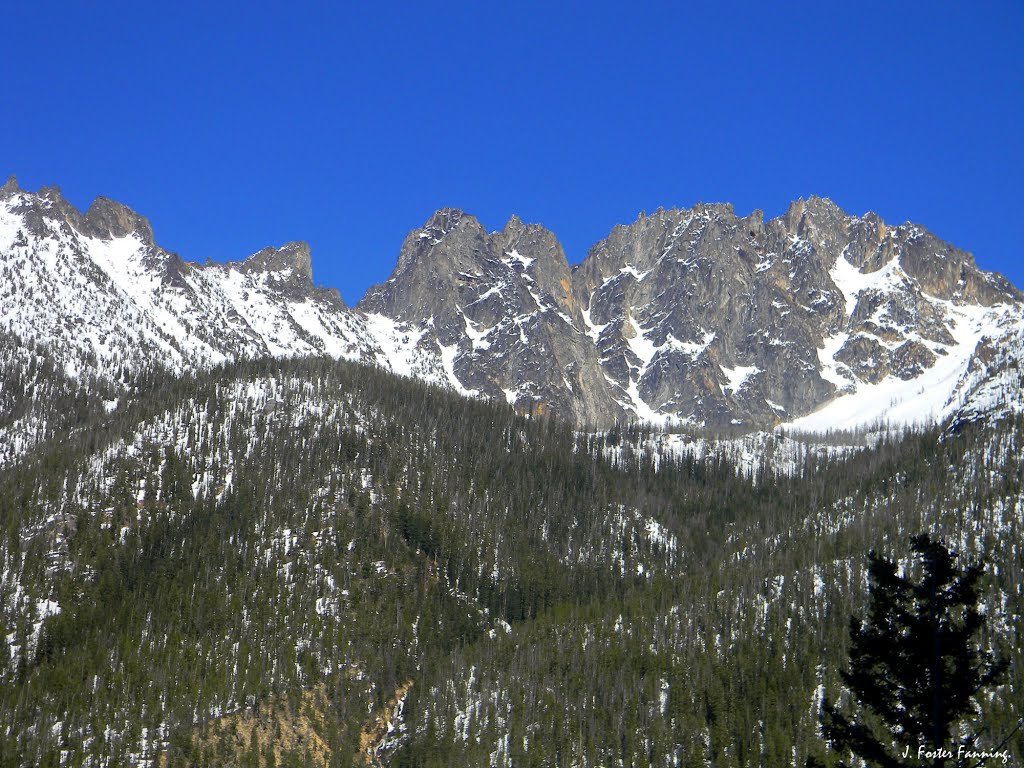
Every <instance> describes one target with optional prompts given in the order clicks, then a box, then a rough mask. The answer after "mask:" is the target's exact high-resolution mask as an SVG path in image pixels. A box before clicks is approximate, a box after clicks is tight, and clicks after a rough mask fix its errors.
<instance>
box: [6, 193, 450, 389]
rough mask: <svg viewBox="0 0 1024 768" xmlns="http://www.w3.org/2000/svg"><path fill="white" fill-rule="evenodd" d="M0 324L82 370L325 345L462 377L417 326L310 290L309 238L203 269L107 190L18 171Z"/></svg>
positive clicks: (188, 364)
mask: <svg viewBox="0 0 1024 768" xmlns="http://www.w3.org/2000/svg"><path fill="white" fill-rule="evenodd" d="M0 330H3V331H6V332H8V333H10V334H13V335H14V336H16V337H17V338H19V339H21V340H23V341H24V342H25V343H26V344H30V345H33V344H41V345H44V346H45V347H46V348H48V351H49V353H50V354H51V355H52V356H53V358H54V359H55V360H57V361H59V363H60V364H61V365H62V366H63V368H64V370H65V371H66V372H67V374H69V375H70V376H73V377H75V376H82V375H97V376H100V377H103V378H106V379H109V380H112V381H117V380H120V379H122V378H124V377H125V375H126V373H128V372H133V373H134V372H138V371H142V370H147V369H151V368H153V367H161V368H166V369H169V370H171V371H176V372H181V371H184V370H189V369H194V368H201V367H208V366H211V365H216V364H218V363H221V362H224V361H228V360H233V359H237V358H251V357H258V356H263V355H272V356H279V357H289V356H303V355H321V354H323V355H329V356H331V357H335V358H344V359H348V360H361V361H364V362H368V363H376V364H378V365H381V366H383V367H386V368H390V369H392V370H395V371H396V372H399V373H403V374H406V375H415V376H417V377H419V378H423V379H426V380H429V381H435V382H438V383H443V384H449V385H451V384H452V383H457V382H451V381H449V380H448V379H447V378H446V376H445V372H444V368H443V366H442V364H441V355H440V350H439V349H436V348H435V349H434V350H430V349H429V348H427V349H422V348H416V345H415V342H416V341H417V340H418V338H419V334H417V333H415V332H412V331H411V330H410V329H409V328H407V327H406V326H404V325H402V324H397V323H394V322H392V321H390V320H388V319H386V318H373V317H367V316H365V315H363V314H361V313H356V312H352V311H350V310H348V309H347V308H346V307H345V306H344V303H343V302H342V300H341V298H340V296H339V295H338V293H337V292H336V291H333V290H324V289H319V288H316V287H314V285H313V281H312V270H311V264H310V257H309V249H308V246H306V245H305V244H304V243H289V244H287V245H285V246H283V247H281V248H268V249H265V250H263V251H260V252H259V253H257V254H254V255H253V256H251V257H249V258H248V259H246V260H244V261H241V262H230V263H227V264H214V263H207V264H206V265H202V266H200V265H197V264H191V263H187V262H185V261H183V260H182V259H181V258H179V257H178V256H177V255H175V254H173V253H169V252H167V251H165V250H163V249H162V248H160V247H159V246H157V245H156V244H155V242H154V240H153V235H152V231H151V230H150V228H149V225H148V223H147V222H146V221H145V220H144V219H142V218H141V217H139V216H137V215H136V214H134V213H132V212H131V211H129V210H128V209H127V208H125V207H124V206H121V205H120V204H118V203H115V202H112V201H109V200H105V199H103V198H98V199H97V200H96V202H94V203H93V205H92V206H91V207H90V208H89V210H88V211H87V212H86V213H85V214H84V215H83V214H80V213H79V212H78V211H77V210H75V209H74V208H73V207H72V206H71V205H70V204H68V203H67V201H66V200H64V199H63V197H61V195H60V192H59V191H58V190H56V189H54V188H49V189H43V190H41V191H40V192H39V193H38V194H30V193H26V192H23V191H22V190H20V189H18V187H17V185H16V184H15V183H14V182H13V180H12V181H9V182H8V183H7V184H6V185H5V186H4V187H3V190H2V192H0Z"/></svg>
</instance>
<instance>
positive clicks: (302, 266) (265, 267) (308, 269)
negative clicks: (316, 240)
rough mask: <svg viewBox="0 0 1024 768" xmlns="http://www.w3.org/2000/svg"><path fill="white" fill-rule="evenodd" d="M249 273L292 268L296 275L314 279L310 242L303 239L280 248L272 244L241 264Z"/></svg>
mask: <svg viewBox="0 0 1024 768" xmlns="http://www.w3.org/2000/svg"><path fill="white" fill-rule="evenodd" d="M238 268H239V270H241V271H242V272H245V273H247V274H252V273H258V272H284V271H286V270H292V273H293V274H294V275H296V276H299V277H303V278H306V279H307V280H309V281H312V279H313V258H312V255H311V254H310V250H309V243H306V242H303V241H301V240H296V241H292V242H290V243H285V244H284V245H282V246H281V247H280V248H275V247H273V246H270V247H268V248H264V249H263V250H261V251H257V252H256V253H254V254H253V255H252V256H250V257H248V258H247V259H246V260H245V261H243V262H242V263H241V264H240V265H239V267H238Z"/></svg>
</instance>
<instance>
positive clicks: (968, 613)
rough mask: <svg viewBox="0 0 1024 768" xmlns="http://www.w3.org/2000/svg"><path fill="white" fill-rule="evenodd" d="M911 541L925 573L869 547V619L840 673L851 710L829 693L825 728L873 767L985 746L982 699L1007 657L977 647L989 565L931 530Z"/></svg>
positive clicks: (854, 622)
mask: <svg viewBox="0 0 1024 768" xmlns="http://www.w3.org/2000/svg"><path fill="white" fill-rule="evenodd" d="M911 545H912V547H913V550H914V552H915V553H916V556H917V559H918V560H919V561H920V566H921V567H920V580H919V581H915V580H914V579H913V577H912V576H911V575H906V576H904V575H900V571H899V569H898V567H897V564H896V563H895V562H894V561H892V560H888V559H886V558H884V557H882V556H880V555H878V554H877V553H875V552H871V553H870V554H869V555H868V559H869V570H868V574H869V580H870V582H869V588H868V590H869V597H870V604H869V606H868V614H867V619H866V620H864V619H862V618H860V617H858V616H853V617H851V620H850V638H851V648H850V668H849V670H848V671H841V672H840V675H841V677H842V679H843V682H844V683H845V685H846V688H847V689H848V690H849V692H850V694H851V698H852V701H851V702H850V705H849V706H848V707H846V708H845V709H846V713H844V712H843V711H842V709H843V708H840V707H839V706H836V704H835V703H834V702H831V701H829V700H828V699H826V700H825V702H824V704H823V707H822V717H821V723H822V730H823V732H824V735H825V738H826V739H827V740H828V742H829V743H830V745H831V748H832V750H833V751H834V752H836V753H837V754H839V755H841V756H846V755H848V754H849V753H851V752H852V753H853V754H854V755H856V756H858V757H859V758H861V759H863V760H864V761H866V762H867V764H868V765H872V766H883V767H885V768H888V767H889V766H917V765H929V766H952V765H960V764H961V762H962V761H960V760H959V759H958V749H959V747H960V746H961V745H963V746H964V747H965V748H966V749H977V748H978V746H977V743H976V740H977V737H978V733H977V732H976V731H975V730H973V729H972V728H971V725H972V720H973V716H974V715H975V712H976V705H975V698H976V696H977V695H978V694H979V693H980V692H981V691H982V690H983V689H985V688H989V687H993V686H997V685H998V684H999V682H1000V680H1001V678H1002V676H1003V674H1004V672H1005V670H1006V666H1007V663H1006V662H1005V661H1003V660H999V659H997V658H996V657H995V656H994V655H993V654H992V653H990V652H987V651H982V650H980V649H979V648H978V638H977V635H978V633H979V632H980V630H981V629H982V627H983V626H984V624H985V621H986V618H985V616H984V615H983V614H982V613H981V612H980V611H979V609H978V589H977V586H978V580H979V579H980V577H981V575H982V566H981V564H980V563H975V564H973V565H969V566H967V567H964V568H959V567H957V564H956V560H957V556H956V555H955V554H952V553H951V552H950V551H949V549H948V548H947V547H946V546H945V545H944V544H942V543H940V542H937V541H932V539H931V538H930V537H929V536H928V535H920V536H915V537H914V538H913V539H911ZM975 762H976V761H968V762H966V763H964V764H967V765H972V764H974V763H975ZM811 764H812V765H813V764H815V763H814V762H813V761H811ZM840 765H846V764H845V763H843V762H840Z"/></svg>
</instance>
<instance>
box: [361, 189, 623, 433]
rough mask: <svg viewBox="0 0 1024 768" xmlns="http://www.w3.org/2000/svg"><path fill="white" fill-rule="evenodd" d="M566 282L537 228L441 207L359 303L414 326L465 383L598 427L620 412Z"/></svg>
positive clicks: (553, 244) (551, 240) (547, 236)
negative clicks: (492, 228)
mask: <svg viewBox="0 0 1024 768" xmlns="http://www.w3.org/2000/svg"><path fill="white" fill-rule="evenodd" d="M570 281H571V272H570V270H569V265H568V262H567V261H566V259H565V254H564V253H563V251H562V247H561V245H559V243H558V241H557V240H556V239H555V237H554V235H552V234H551V233H550V232H549V231H547V230H546V229H544V228H543V227H540V226H537V225H525V224H523V223H522V222H521V221H519V219H517V218H512V219H510V220H509V222H508V224H506V225H505V228H504V229H503V230H501V231H500V232H494V233H492V234H488V233H487V232H486V231H485V230H484V228H483V227H482V226H481V225H480V223H479V222H478V221H477V220H476V219H474V218H473V217H472V216H468V215H466V214H464V213H462V212H461V211H457V210H451V209H448V210H444V211H441V212H439V213H437V214H436V215H435V216H434V217H433V218H431V219H430V221H428V222H427V224H426V226H425V227H424V228H423V229H422V230H419V231H414V232H411V233H410V234H409V236H408V237H407V238H406V240H405V243H404V244H403V245H402V250H401V253H400V255H399V257H398V265H397V266H396V267H395V271H394V273H393V274H392V275H391V277H390V278H389V279H388V281H387V282H386V283H384V284H383V285H380V286H376V287H374V288H371V289H370V290H369V291H368V292H367V294H366V296H365V297H364V298H363V300H362V301H361V302H359V309H362V310H364V311H367V312H377V313H380V314H382V315H386V316H388V317H393V318H395V319H397V320H401V321H403V322H406V323H411V324H418V325H419V328H420V329H422V330H423V332H424V336H423V342H425V343H428V344H429V343H431V342H434V343H436V344H437V345H438V346H439V347H440V348H441V350H442V354H443V356H444V359H445V364H446V366H447V368H448V370H449V371H450V372H451V373H452V375H453V376H454V378H456V379H457V380H458V381H459V382H461V384H462V386H463V387H464V388H466V389H467V390H471V391H473V392H476V393H480V394H483V395H486V396H488V397H491V398H494V399H500V400H507V401H508V402H509V403H511V404H512V405H514V406H517V408H518V409H519V410H521V411H524V412H528V413H529V412H541V413H543V412H553V413H556V414H559V415H562V416H565V417H569V418H571V419H572V420H574V421H577V422H581V423H605V424H607V423H610V422H611V421H613V420H614V419H615V418H616V417H617V416H618V415H619V414H620V412H621V411H620V409H619V407H618V405H617V403H616V402H615V401H614V400H613V399H612V398H611V396H610V392H609V390H608V387H607V384H606V382H605V379H604V376H603V375H602V371H601V365H600V360H599V359H598V357H597V354H596V349H595V348H594V345H593V343H592V342H591V341H590V339H589V338H588V337H587V336H586V334H585V333H584V330H583V329H585V328H586V325H585V320H584V316H583V313H582V311H581V309H580V307H579V305H578V303H577V302H576V301H575V299H574V297H573V293H572V288H571V282H570Z"/></svg>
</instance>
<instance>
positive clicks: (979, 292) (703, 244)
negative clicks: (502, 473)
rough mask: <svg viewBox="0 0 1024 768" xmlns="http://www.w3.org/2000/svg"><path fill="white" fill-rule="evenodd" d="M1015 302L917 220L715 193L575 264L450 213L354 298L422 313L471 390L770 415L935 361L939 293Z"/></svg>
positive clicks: (641, 223)
mask: <svg viewBox="0 0 1024 768" xmlns="http://www.w3.org/2000/svg"><path fill="white" fill-rule="evenodd" d="M1020 300H1021V294H1020V293H1019V292H1018V291H1017V290H1016V289H1015V288H1013V286H1011V285H1010V284H1009V282H1008V281H1006V280H1005V278H1002V277H1001V276H998V275H993V274H990V273H985V272H982V271H980V270H978V269H977V267H976V265H975V263H974V260H973V258H972V257H971V256H970V255H969V254H967V253H964V252H963V251H959V250H957V249H956V248H953V247H952V246H950V245H948V244H947V243H944V242H942V241H940V240H938V239H937V238H935V237H934V236H933V235H931V234H929V233H927V232H926V231H924V230H923V229H921V228H919V227H915V226H913V225H909V224H908V225H903V226H900V227H887V226H886V225H885V224H884V223H883V222H882V221H881V220H880V219H879V218H878V217H877V216H875V215H874V214H868V215H866V216H863V217H853V216H848V215H847V214H845V213H844V212H843V211H841V210H840V209H839V208H838V207H837V206H836V205H835V204H834V203H832V202H831V201H829V200H824V199H821V198H810V199H808V200H800V201H797V202H795V203H793V204H792V205H791V206H790V208H789V209H788V210H787V211H786V213H785V214H784V215H783V216H780V217H779V218H776V219H772V220H769V221H767V222H766V221H765V220H764V217H763V215H762V213H761V212H760V211H756V212H754V213H753V214H751V215H750V216H747V217H739V216H737V215H736V214H735V212H734V211H733V209H732V206H730V205H721V204H716V205H704V204H698V205H696V206H694V207H693V208H691V209H687V210H667V211H666V210H658V211H656V212H655V213H653V214H651V215H650V216H646V215H642V216H641V217H640V218H638V219H637V221H636V222H634V223H633V224H631V225H629V226H617V227H615V228H614V229H613V230H612V232H611V233H610V234H609V236H608V237H607V238H606V239H605V240H602V241H601V242H599V243H597V244H596V245H595V246H594V247H593V248H592V249H591V250H590V253H589V255H588V256H587V258H586V259H585V260H584V261H583V263H582V264H580V265H578V266H576V267H573V268H571V269H570V268H569V266H568V264H567V263H566V260H565V257H564V254H563V251H562V249H561V247H560V245H559V244H558V242H557V240H556V239H555V238H554V236H553V235H552V234H551V233H550V232H548V231H547V230H546V229H544V228H543V227H539V226H535V225H524V224H523V223H522V222H521V221H519V220H518V219H516V218H513V219H512V220H510V221H509V223H508V224H507V225H506V226H505V228H504V229H503V230H501V231H499V232H493V233H490V234H488V233H487V232H486V231H485V230H484V229H483V227H481V225H480V224H479V222H477V221H476V219H474V218H473V217H471V216H468V215H466V214H464V213H462V212H461V211H455V210H450V209H446V210H442V211H439V212H438V213H437V214H435V215H434V216H433V217H432V218H431V219H430V220H429V221H428V222H427V223H426V224H425V225H424V227H423V228H422V229H420V230H416V231H414V232H412V233H410V235H409V236H408V237H407V238H406V240H405V243H404V245H403V247H402V251H401V254H400V256H399V260H398V266H397V267H396V269H395V271H394V273H393V274H392V275H391V277H390V278H389V279H388V281H387V282H385V283H383V284H381V285H379V286H375V287H374V288H372V289H371V290H370V291H369V292H368V293H367V295H366V297H365V298H364V299H363V301H362V302H360V304H359V305H358V307H359V309H361V310H363V311H366V312H378V313H381V314H384V315H387V316H389V317H393V318H396V319H400V320H404V321H408V322H412V323H419V324H421V325H423V327H424V328H425V330H426V331H427V333H426V334H425V335H424V337H423V339H422V340H421V343H431V341H430V340H431V339H434V340H436V343H437V344H439V345H441V346H443V347H445V348H446V349H447V350H449V351H448V354H449V355H450V357H451V360H452V366H453V370H454V373H455V375H456V376H457V378H458V379H459V380H460V381H461V382H462V383H463V384H464V386H465V387H466V388H468V389H474V390H477V391H479V392H480V393H482V394H486V395H488V396H492V397H501V396H506V397H508V399H509V401H510V402H514V403H515V404H516V406H517V407H518V408H520V409H521V410H538V409H551V410H555V411H557V412H560V413H563V414H568V415H571V416H573V417H574V418H576V419H577V420H581V421H584V422H589V423H598V424H607V423H609V422H611V421H614V420H616V419H621V418H634V417H641V418H658V417H660V416H661V417H663V416H672V417H676V418H680V419H684V420H688V421H692V422H696V423H702V424H712V425H718V424H743V425H746V426H749V427H767V426H771V425H774V424H777V423H779V422H780V421H785V420H790V419H792V418H795V417H798V416H801V415H804V414H807V413H810V412H811V411H813V410H815V409H816V408H818V407H820V406H821V405H822V404H824V403H827V402H829V401H830V400H832V399H833V398H834V397H836V396H837V394H840V393H842V392H845V391H848V390H852V389H854V388H856V387H857V386H858V385H859V384H862V383H877V382H879V381H881V380H883V379H885V378H886V377H887V376H894V377H896V378H899V379H901V380H909V379H913V378H916V377H917V376H919V375H920V374H922V373H924V372H925V371H927V370H928V369H930V368H931V367H932V365H934V363H935V361H936V359H937V358H938V357H939V356H941V355H943V354H945V350H944V347H945V346H948V345H952V344H954V343H956V340H955V339H954V338H953V334H952V330H953V321H952V320H951V317H950V315H949V313H948V311H947V307H946V306H945V305H944V302H951V303H952V304H956V305H962V304H976V305H980V306H984V307H988V306H992V305H994V304H999V303H1018V302H1020ZM831 347H834V350H833V352H832V357H830V358H829V360H827V361H823V360H822V358H821V356H820V353H822V352H823V351H826V350H828V349H830V348H831ZM826 364H827V365H829V366H831V367H830V370H829V371H827V372H826V370H825V368H826Z"/></svg>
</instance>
